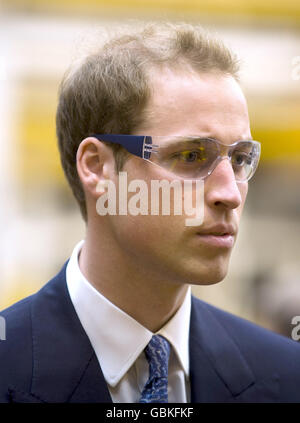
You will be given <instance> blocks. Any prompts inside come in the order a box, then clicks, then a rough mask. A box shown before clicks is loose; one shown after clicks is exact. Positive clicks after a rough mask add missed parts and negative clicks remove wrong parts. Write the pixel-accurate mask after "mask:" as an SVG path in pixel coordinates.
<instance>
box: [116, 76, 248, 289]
mask: <svg viewBox="0 0 300 423" xmlns="http://www.w3.org/2000/svg"><path fill="white" fill-rule="evenodd" d="M152 81H153V85H152V97H151V99H150V102H149V104H148V107H147V113H146V116H147V118H146V121H145V122H144V124H143V125H142V126H141V127H140V128H138V129H137V130H136V131H135V134H138V135H152V136H170V135H173V136H175V135H176V136H187V135H197V136H198V135H199V137H201V138H204V137H210V138H215V139H217V140H219V141H220V142H222V143H223V144H232V143H234V142H236V141H238V140H247V139H250V138H251V134H250V127H249V118H248V112H247V105H246V101H245V98H244V96H243V94H242V91H241V89H240V87H239V85H238V84H237V83H236V81H235V80H234V79H233V78H232V77H230V76H224V75H216V74H209V75H208V74H203V75H198V74H197V75H196V74H194V73H185V74H184V73H174V72H172V71H170V70H165V71H164V72H160V73H155V74H153V77H152ZM123 170H124V171H126V172H127V174H128V183H129V182H130V180H133V179H141V180H144V181H146V182H147V184H148V187H149V190H150V182H151V180H161V179H169V180H170V181H171V180H172V179H176V178H174V177H173V178H172V176H171V174H166V171H164V170H163V169H161V168H159V167H158V166H155V165H153V164H151V163H148V162H147V161H145V160H143V159H140V158H138V157H135V156H131V157H130V159H129V160H128V161H127V162H126V164H125V167H124V169H123ZM247 189H248V184H247V182H243V183H237V182H236V181H235V177H234V173H233V170H232V167H231V164H230V162H229V161H228V160H226V159H225V160H222V161H221V162H220V163H219V164H218V166H217V167H216V168H215V170H214V171H213V173H212V174H211V175H210V176H208V177H207V178H206V179H205V182H204V221H203V223H202V225H199V226H186V224H185V221H186V218H187V217H188V216H186V215H185V214H183V215H182V216H177V215H175V216H174V215H172V214H171V215H170V216H164V215H160V216H152V215H147V216H140V215H138V216H130V215H127V216H110V217H109V219H110V225H111V228H112V233H113V236H114V238H115V240H116V242H117V244H118V246H119V247H120V249H121V251H122V254H123V255H124V258H125V259H126V260H129V261H132V263H136V264H137V265H138V266H140V268H141V269H143V271H145V272H146V273H147V274H148V275H151V274H152V275H153V276H155V275H160V278H161V279H163V280H165V281H172V282H174V283H192V284H212V283H216V282H219V281H220V280H222V279H223V278H224V277H225V276H226V273H227V269H228V262H229V258H230V254H231V250H232V245H233V243H232V245H231V244H230V237H229V236H228V235H227V237H226V235H221V234H220V235H216V233H217V232H218V230H219V229H220V228H221V231H222V227H223V226H222V225H225V226H224V227H227V226H226V225H231V229H233V231H234V236H233V241H235V238H236V235H237V230H238V225H239V220H240V217H241V213H242V209H243V206H244V202H245V199H246V195H247ZM218 225H221V226H220V228H218Z"/></svg>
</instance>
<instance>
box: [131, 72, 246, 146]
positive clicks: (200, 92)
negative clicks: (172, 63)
mask: <svg viewBox="0 0 300 423" xmlns="http://www.w3.org/2000/svg"><path fill="white" fill-rule="evenodd" d="M139 129H140V130H141V131H144V133H147V134H149V135H203V136H210V137H213V138H219V139H220V137H221V139H220V140H223V141H225V142H227V138H228V141H229V142H233V141H232V140H237V139H243V138H249V137H250V136H251V134H250V127H249V118H248V110H247V104H246V100H245V97H244V95H243V92H242V90H241V88H240V86H239V84H238V83H237V82H236V81H235V79H234V78H233V77H231V76H226V75H220V74H196V73H195V72H192V71H191V72H185V73H184V72H176V73H175V72H173V71H172V70H169V69H164V70H162V71H161V72H153V73H152V74H151V97H150V100H149V102H148V105H147V108H146V113H145V121H144V123H143V127H142V128H139Z"/></svg>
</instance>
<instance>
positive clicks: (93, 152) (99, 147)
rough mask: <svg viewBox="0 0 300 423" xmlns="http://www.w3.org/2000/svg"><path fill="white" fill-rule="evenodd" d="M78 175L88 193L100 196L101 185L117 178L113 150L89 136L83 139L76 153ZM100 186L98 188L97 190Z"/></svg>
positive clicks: (94, 196)
mask: <svg viewBox="0 0 300 423" xmlns="http://www.w3.org/2000/svg"><path fill="white" fill-rule="evenodd" d="M76 166H77V172H78V176H79V178H80V181H81V183H82V187H83V189H84V191H85V193H86V195H89V196H92V197H93V198H94V199H97V198H98V197H99V186H101V183H102V184H103V183H104V184H105V181H106V180H108V179H110V180H113V179H114V178H115V176H116V175H115V159H114V155H113V151H112V149H111V148H109V147H108V146H107V145H105V143H103V142H100V141H99V140H97V139H96V138H93V137H88V138H85V139H84V140H83V141H81V143H80V145H79V147H78V150H77V155H76ZM97 186H98V190H97Z"/></svg>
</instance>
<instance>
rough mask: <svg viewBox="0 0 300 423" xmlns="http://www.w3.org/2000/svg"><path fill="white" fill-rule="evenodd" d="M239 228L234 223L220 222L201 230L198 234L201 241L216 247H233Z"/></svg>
mask: <svg viewBox="0 0 300 423" xmlns="http://www.w3.org/2000/svg"><path fill="white" fill-rule="evenodd" d="M236 233H237V230H236V229H235V227H234V226H233V225H228V224H218V225H214V226H211V227H208V228H205V229H203V230H201V232H198V233H197V235H198V237H199V239H200V241H201V243H204V244H206V245H207V246H211V247H214V248H232V247H233V245H234V239H235V235H236Z"/></svg>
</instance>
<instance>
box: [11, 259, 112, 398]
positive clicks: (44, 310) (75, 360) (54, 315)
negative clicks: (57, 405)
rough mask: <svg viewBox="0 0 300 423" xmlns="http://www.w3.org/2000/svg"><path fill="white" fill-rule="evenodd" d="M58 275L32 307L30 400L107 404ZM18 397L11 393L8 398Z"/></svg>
mask: <svg viewBox="0 0 300 423" xmlns="http://www.w3.org/2000/svg"><path fill="white" fill-rule="evenodd" d="M65 270H66V264H65V265H64V267H63V268H62V270H61V272H60V273H59V274H58V275H57V276H56V277H55V278H54V279H53V280H52V281H51V282H50V283H48V284H47V285H46V286H45V287H44V288H42V290H41V291H40V292H39V293H38V294H37V295H36V296H35V297H34V299H33V303H32V340H33V376H32V388H31V394H30V395H31V396H32V398H33V399H39V400H40V401H44V402H90V403H92V402H111V401H112V400H111V397H110V394H109V391H108V388H107V384H106V382H105V379H104V376H103V374H102V371H101V369H100V366H99V364H98V360H97V358H96V355H95V353H94V350H93V348H92V346H91V344H90V341H89V339H88V337H87V335H86V333H85V331H84V329H83V327H82V326H81V323H80V321H79V319H78V317H77V314H76V312H75V309H74V307H73V304H72V302H71V299H70V297H69V293H68V291H67V285H66V278H65ZM13 395H17V398H18V399H19V400H21V397H20V395H21V394H20V393H17V394H16V393H14V392H12V394H11V396H12V398H13Z"/></svg>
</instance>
